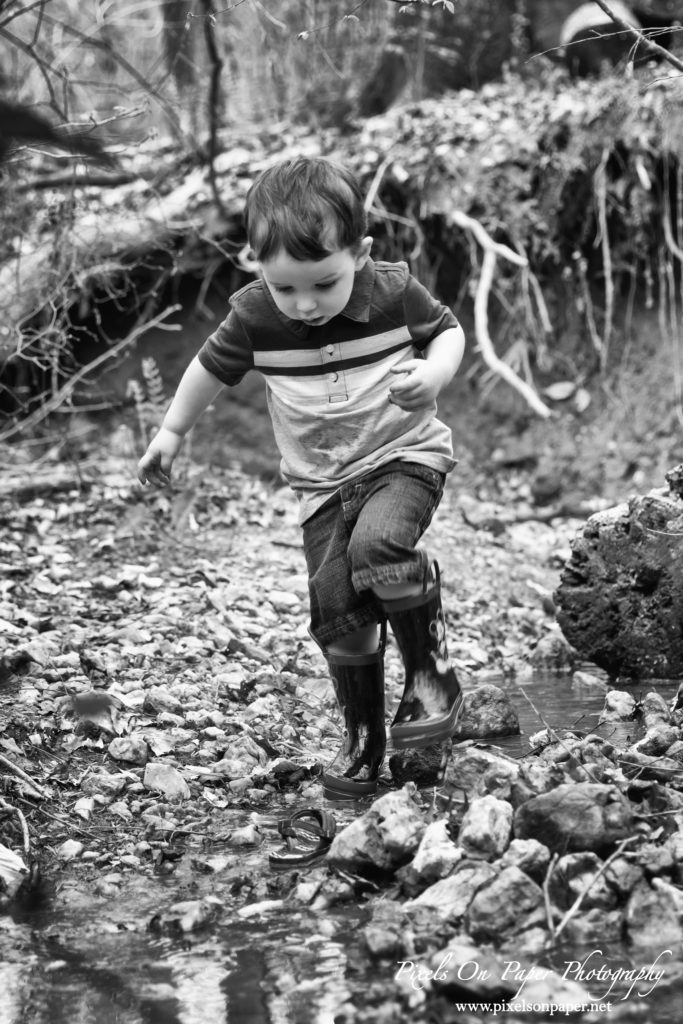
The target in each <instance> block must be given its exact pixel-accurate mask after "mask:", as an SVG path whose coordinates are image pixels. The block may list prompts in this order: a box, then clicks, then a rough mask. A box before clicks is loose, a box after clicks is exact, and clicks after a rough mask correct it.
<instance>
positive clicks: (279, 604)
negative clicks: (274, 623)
mask: <svg viewBox="0 0 683 1024" xmlns="http://www.w3.org/2000/svg"><path fill="white" fill-rule="evenodd" d="M267 600H268V601H270V603H271V604H272V606H273V608H274V609H275V611H276V612H291V611H292V609H294V608H298V607H299V605H300V604H301V598H300V597H298V595H297V594H292V593H291V592H290V591H288V590H270V591H268V594H267Z"/></svg>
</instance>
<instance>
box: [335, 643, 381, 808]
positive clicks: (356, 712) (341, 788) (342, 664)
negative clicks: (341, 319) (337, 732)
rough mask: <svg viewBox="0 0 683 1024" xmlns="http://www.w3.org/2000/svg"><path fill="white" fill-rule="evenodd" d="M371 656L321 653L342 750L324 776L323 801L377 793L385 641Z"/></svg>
mask: <svg viewBox="0 0 683 1024" xmlns="http://www.w3.org/2000/svg"><path fill="white" fill-rule="evenodd" d="M382 634H383V635H382V640H381V642H380V646H379V649H378V650H377V651H375V652H374V653H372V654H330V653H329V652H328V653H326V655H325V656H326V658H327V662H328V665H329V670H330V676H331V678H332V684H333V686H334V692H335V696H336V698H337V703H338V704H339V709H340V711H341V716H342V722H343V733H342V743H341V746H340V748H339V750H338V752H337V754H336V756H335V757H334V759H333V760H332V761H331V762H330V764H329V765H328V766H327V768H326V769H325V771H324V773H323V794H324V796H326V797H327V799H328V800H356V799H358V798H360V797H364V796H370V795H372V794H373V793H375V792H376V790H377V778H378V776H379V772H380V768H381V766H382V761H383V760H384V751H385V749H386V728H385V725H384V636H385V635H386V634H385V630H384V629H383V630H382Z"/></svg>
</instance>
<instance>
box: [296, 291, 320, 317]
mask: <svg viewBox="0 0 683 1024" xmlns="http://www.w3.org/2000/svg"><path fill="white" fill-rule="evenodd" d="M316 305H317V303H316V301H315V299H314V298H313V296H312V295H310V296H306V295H302V296H301V298H299V299H297V303H296V308H297V309H298V311H299V312H300V313H312V312H313V310H314V309H315V307H316Z"/></svg>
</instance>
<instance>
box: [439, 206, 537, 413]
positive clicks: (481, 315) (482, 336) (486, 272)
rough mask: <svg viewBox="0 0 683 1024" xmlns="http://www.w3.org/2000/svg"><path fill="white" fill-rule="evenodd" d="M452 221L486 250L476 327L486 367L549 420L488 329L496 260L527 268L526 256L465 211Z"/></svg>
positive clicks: (476, 301) (456, 213)
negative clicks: (502, 356) (497, 348)
mask: <svg viewBox="0 0 683 1024" xmlns="http://www.w3.org/2000/svg"><path fill="white" fill-rule="evenodd" d="M450 217H451V220H452V221H453V223H454V224H456V225H457V226H458V227H460V228H463V230H465V231H469V232H470V234H472V235H473V236H474V238H476V240H477V242H479V245H480V246H481V247H482V249H483V250H484V258H483V261H482V266H481V274H480V276H479V281H478V282H477V290H476V293H475V299H474V326H475V333H476V337H477V344H478V345H479V349H480V351H481V354H482V357H483V359H484V362H485V363H486V365H487V366H488V367H489V369H491V370H492V371H493V372H494V373H496V374H498V376H499V377H502V378H503V380H505V381H506V382H507V383H508V384H510V385H511V386H512V387H513V388H514V389H515V390H516V391H518V392H519V393H520V394H521V395H522V397H523V398H524V399H526V401H527V403H528V404H529V405H530V406H531V408H532V409H533V410H534V412H535V413H537V414H538V415H539V416H541V417H543V419H547V418H548V417H549V416H550V415H551V412H550V409H549V408H548V406H547V405H546V404H545V402H543V401H542V400H541V399H540V398H539V397H538V395H537V394H536V392H535V391H534V389H533V388H532V387H530V385H529V384H527V383H526V381H524V380H522V379H521V377H519V376H518V375H517V374H516V373H515V371H514V370H513V369H512V367H511V366H510V365H509V364H508V363H506V362H505V360H503V359H500V358H499V356H498V355H497V354H496V351H495V349H494V347H493V342H492V341H491V336H490V334H489V330H488V301H489V293H490V291H491V285H492V284H493V274H494V270H495V267H496V257H497V256H503V257H504V258H505V259H507V260H509V261H510V262H511V263H514V264H516V265H517V266H518V267H525V266H527V261H526V259H525V258H524V256H520V255H519V253H516V252H515V251H514V250H513V249H511V248H510V247H509V246H507V245H503V244H501V243H500V242H495V241H494V240H493V239H492V238H491V236H490V235H489V233H488V231H486V229H485V228H484V227H483V225H482V224H480V223H479V221H476V220H474V218H472V217H468V216H467V214H466V213H463V212H462V211H461V210H454V211H452V212H451V214H450Z"/></svg>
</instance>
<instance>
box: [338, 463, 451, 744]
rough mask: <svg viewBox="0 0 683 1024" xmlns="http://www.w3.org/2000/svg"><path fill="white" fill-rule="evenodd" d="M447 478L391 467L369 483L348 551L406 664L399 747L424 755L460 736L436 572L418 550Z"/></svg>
mask: <svg viewBox="0 0 683 1024" xmlns="http://www.w3.org/2000/svg"><path fill="white" fill-rule="evenodd" d="M443 482H444V478H443V475H442V474H440V473H437V472H436V471H434V470H431V469H429V468H427V467H425V466H418V465H416V464H413V463H392V464H391V465H390V466H388V467H385V470H384V473H382V474H379V473H378V474H373V475H372V476H371V477H369V478H367V494H366V496H365V500H364V503H363V507H362V509H361V511H360V512H359V514H358V518H357V521H356V525H355V527H354V531H353V535H352V538H351V541H350V544H349V557H350V560H351V564H352V570H353V571H352V581H353V583H354V586H355V587H356V588H357V589H362V588H363V587H367V588H369V589H371V590H372V591H373V593H374V594H375V596H376V597H378V599H379V600H380V604H381V607H382V610H383V611H384V613H385V615H386V616H387V618H388V620H389V623H390V625H391V628H392V632H393V633H394V636H395V638H396V642H397V644H398V647H399V650H400V651H401V655H402V658H403V662H404V666H405V672H406V678H405V687H404V692H403V696H402V698H401V702H400V704H399V707H398V710H397V712H396V716H395V718H394V721H393V723H392V726H391V735H392V739H393V741H394V746H395V747H397V748H403V747H424V746H429V745H430V744H433V743H437V742H439V741H441V740H444V739H447V738H448V737H449V736H451V735H452V734H453V732H454V731H455V728H456V724H457V719H458V716H459V713H460V710H461V708H462V692H461V689H460V685H459V683H458V680H457V677H456V674H455V671H454V669H453V667H452V665H451V663H450V661H449V658H448V650H447V647H446V630H445V619H444V614H443V608H442V605H441V587H440V580H439V571H438V566H437V565H436V563H435V562H432V563H430V562H429V560H428V558H427V556H426V554H425V552H424V551H421V550H420V549H418V548H416V544H417V542H418V540H419V538H420V537H421V536H422V534H423V533H424V531H425V530H426V528H427V526H428V525H429V522H430V521H431V518H432V515H433V514H434V511H435V509H436V507H437V505H438V503H439V501H440V499H441V495H442V493H443Z"/></svg>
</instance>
